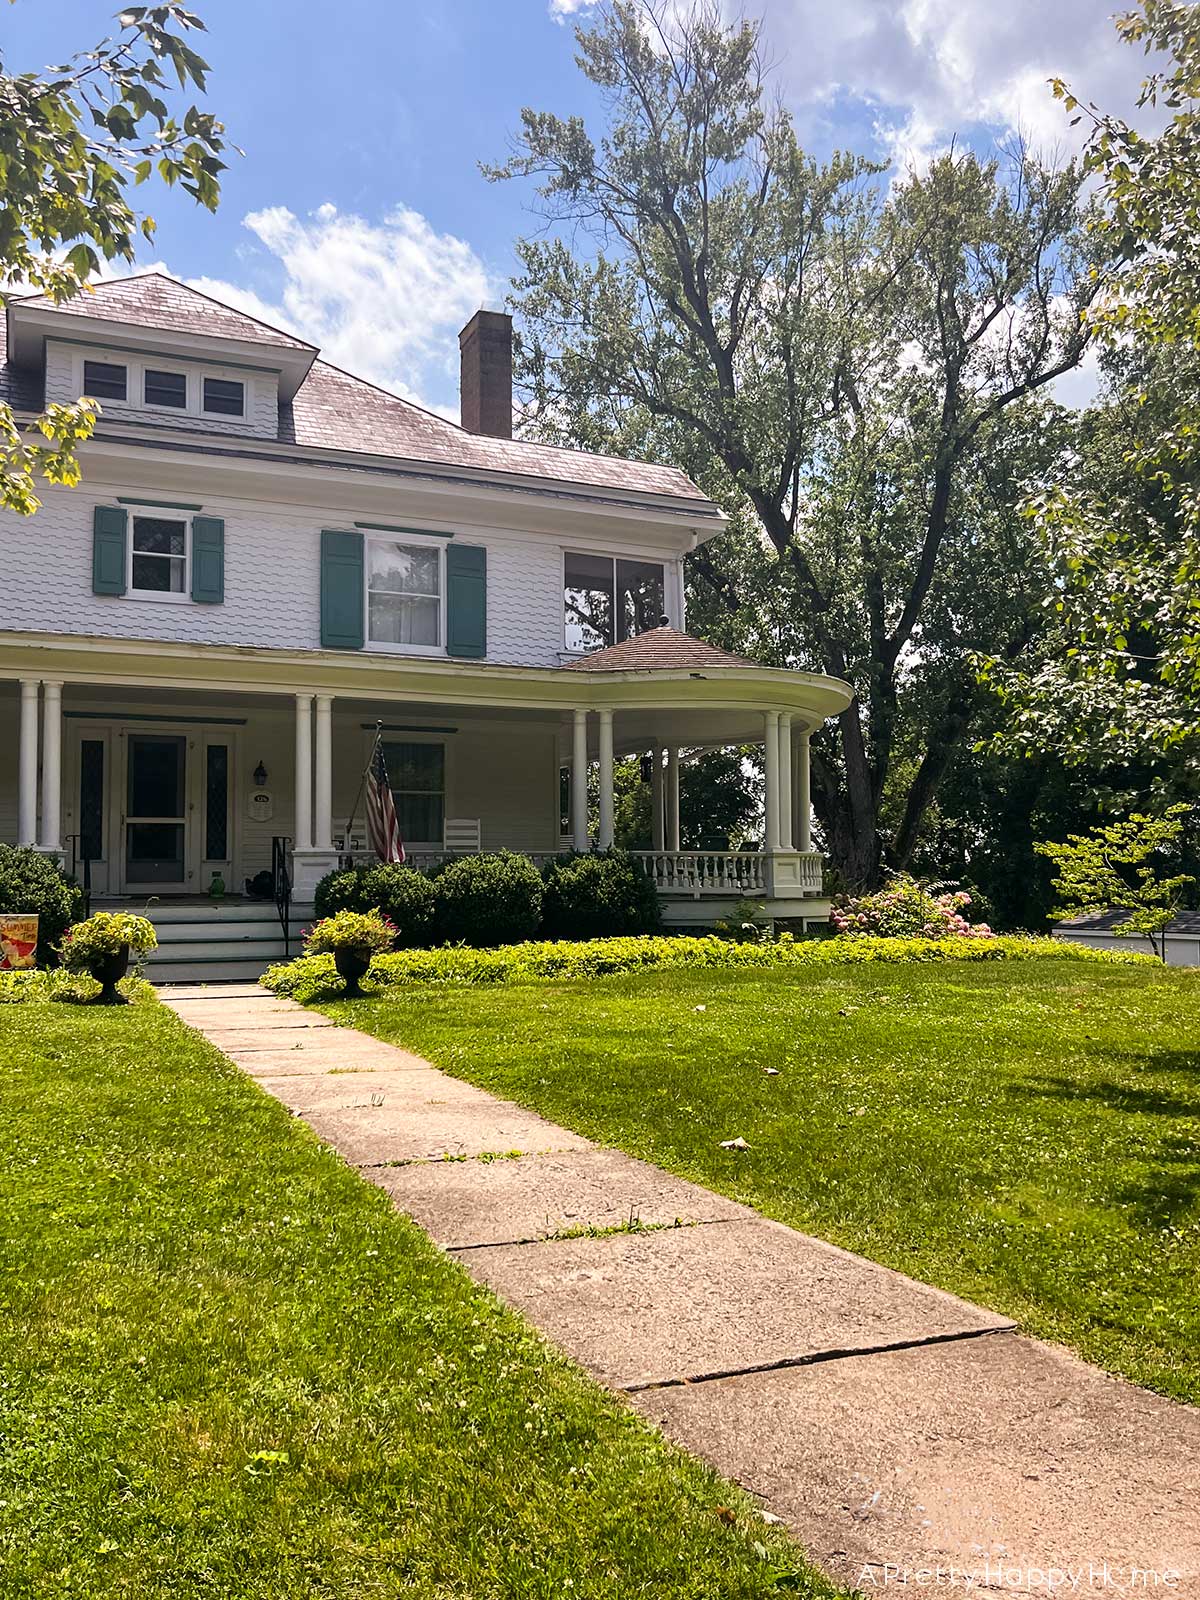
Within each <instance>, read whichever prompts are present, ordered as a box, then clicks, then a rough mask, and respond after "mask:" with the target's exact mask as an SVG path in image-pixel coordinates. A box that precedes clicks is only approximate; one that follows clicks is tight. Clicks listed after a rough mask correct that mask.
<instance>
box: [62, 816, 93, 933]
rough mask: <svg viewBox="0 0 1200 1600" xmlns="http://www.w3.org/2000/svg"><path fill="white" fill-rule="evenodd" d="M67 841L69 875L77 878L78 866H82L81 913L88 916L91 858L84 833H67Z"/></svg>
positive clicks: (90, 900)
mask: <svg viewBox="0 0 1200 1600" xmlns="http://www.w3.org/2000/svg"><path fill="white" fill-rule="evenodd" d="M67 843H68V844H69V845H70V846H71V877H72V878H78V876H79V866H80V864H82V866H83V914H84V916H85V917H90V916H91V914H92V858H91V856H90V854H89V853H88V850H87V842H86V835H85V834H82V833H69V834H68V835H67Z"/></svg>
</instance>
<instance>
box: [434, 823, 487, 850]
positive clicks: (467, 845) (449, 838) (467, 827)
mask: <svg viewBox="0 0 1200 1600" xmlns="http://www.w3.org/2000/svg"><path fill="white" fill-rule="evenodd" d="M442 848H443V849H444V850H445V852H446V854H447V855H448V856H477V855H478V854H479V852H480V850H481V849H482V848H483V846H482V844H481V842H480V837H479V818H478V817H447V818H446V822H445V829H444V832H443V834H442Z"/></svg>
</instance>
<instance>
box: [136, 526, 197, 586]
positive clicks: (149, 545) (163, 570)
mask: <svg viewBox="0 0 1200 1600" xmlns="http://www.w3.org/2000/svg"><path fill="white" fill-rule="evenodd" d="M187 552H188V524H187V522H186V521H184V520H181V519H177V518H175V517H134V519H133V537H132V539H131V540H130V551H129V563H130V570H129V591H130V593H131V594H155V595H180V596H186V594H187V592H188V588H187Z"/></svg>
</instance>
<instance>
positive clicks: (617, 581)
mask: <svg viewBox="0 0 1200 1600" xmlns="http://www.w3.org/2000/svg"><path fill="white" fill-rule="evenodd" d="M664 594H665V580H664V574H663V566H662V563H661V562H659V561H629V560H626V559H625V558H624V557H613V556H593V555H584V554H583V553H581V552H578V551H573V550H568V551H567V553H566V557H565V562H564V571H563V605H564V611H565V616H566V644H567V649H568V650H602V649H603V648H604V647H605V646H606V645H610V644H619V643H620V642H621V640H623V639H632V638H633V637H634V635H635V634H639V633H644V632H645V631H646V630H647V628H657V627H658V624H659V620H660V618H661V616H662V612H663V599H664Z"/></svg>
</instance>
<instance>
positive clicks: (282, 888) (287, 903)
mask: <svg viewBox="0 0 1200 1600" xmlns="http://www.w3.org/2000/svg"><path fill="white" fill-rule="evenodd" d="M291 842H292V841H291V840H290V839H288V838H285V837H284V835H282V834H278V833H277V834H276V835H275V837H274V838H273V839H272V840H271V888H272V891H273V892H274V895H275V910H276V912H277V914H278V916H279V926H280V927H281V928H282V929H283V953H284V956H285V957H290V956H291V953H292V875H291V873H290V872H289V871H288V847H289V846H290V844H291Z"/></svg>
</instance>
